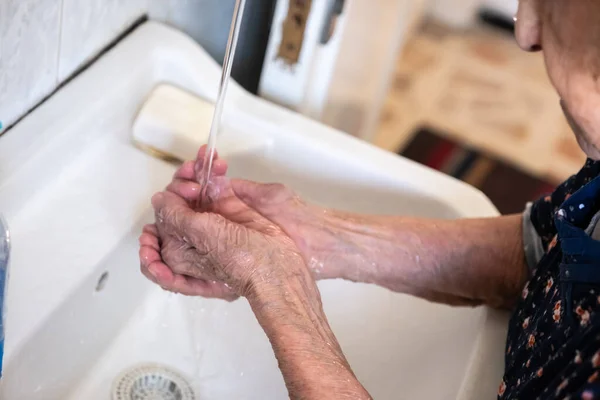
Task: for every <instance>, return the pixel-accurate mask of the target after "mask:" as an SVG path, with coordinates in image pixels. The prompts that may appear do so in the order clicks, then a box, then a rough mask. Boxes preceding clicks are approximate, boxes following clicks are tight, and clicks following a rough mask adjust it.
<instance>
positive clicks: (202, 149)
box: [196, 144, 219, 161]
mask: <svg viewBox="0 0 600 400" xmlns="http://www.w3.org/2000/svg"><path fill="white" fill-rule="evenodd" d="M207 147H208V145H207V144H203V145H202V146H200V148H199V149H198V154H196V160H198V161H200V160H204V158H205V157H206V148H207ZM218 159H219V152H218V151H217V150H215V155H214V157H213V160H218Z"/></svg>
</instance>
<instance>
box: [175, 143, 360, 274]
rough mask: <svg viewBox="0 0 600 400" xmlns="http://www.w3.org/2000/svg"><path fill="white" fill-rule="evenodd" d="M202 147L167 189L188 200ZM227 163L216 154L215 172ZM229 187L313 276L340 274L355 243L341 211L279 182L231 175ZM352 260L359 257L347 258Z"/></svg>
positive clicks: (195, 192) (195, 187) (194, 193)
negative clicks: (285, 240) (288, 242)
mask: <svg viewBox="0 0 600 400" xmlns="http://www.w3.org/2000/svg"><path fill="white" fill-rule="evenodd" d="M204 154H205V147H204V146H203V147H202V148H201V149H200V151H199V152H198V158H197V160H195V161H188V162H186V163H185V164H183V166H182V167H181V168H179V170H178V171H177V172H176V173H175V176H174V179H173V181H172V182H171V184H170V185H169V186H168V188H167V190H169V191H171V192H173V193H176V194H177V195H179V196H181V197H183V198H185V199H186V200H187V201H188V202H189V204H191V205H194V204H196V203H197V202H198V196H199V193H200V185H199V184H198V183H197V175H198V172H199V171H200V169H201V168H202V165H203V162H204ZM227 167H228V166H227V163H226V161H225V160H222V159H219V158H218V155H217V158H216V159H215V161H214V164H213V171H214V172H215V175H216V176H222V175H224V174H225V173H226V172H227ZM230 185H231V190H232V191H233V193H234V194H235V197H236V198H237V199H239V200H241V201H242V202H243V203H244V206H246V207H248V208H250V209H252V210H254V211H255V212H256V213H258V214H259V215H261V216H262V217H264V218H265V219H266V220H268V221H270V222H272V223H273V224H275V225H276V226H278V227H279V228H280V229H281V230H282V231H283V232H285V234H286V235H288V236H289V237H290V238H291V239H292V240H293V241H294V243H295V244H296V246H297V247H298V249H299V250H300V252H301V254H302V257H303V258H304V261H305V263H306V264H307V265H308V267H309V268H310V269H311V271H312V272H313V275H314V277H315V278H316V279H328V278H339V277H343V275H344V270H345V269H346V266H347V264H348V263H347V262H346V260H343V259H342V257H341V256H342V255H346V256H350V257H353V255H352V254H354V253H356V249H355V247H357V245H356V244H354V243H353V242H352V240H347V239H345V235H344V232H343V230H344V225H346V223H347V222H348V221H344V217H343V215H342V214H341V213H336V212H334V211H330V210H327V209H324V208H321V207H317V206H314V205H311V204H308V203H306V202H305V201H303V200H302V199H301V198H300V197H299V196H298V195H297V194H296V193H295V192H294V191H292V190H291V189H289V188H288V187H286V186H284V185H281V184H262V183H256V182H252V181H247V180H241V179H232V180H231V182H230ZM222 205H223V203H221V202H216V203H214V204H213V206H214V207H215V210H216V212H218V213H221V212H223V211H225V212H227V211H228V210H223V208H222ZM353 261H360V260H349V261H348V262H350V263H352V262H353Z"/></svg>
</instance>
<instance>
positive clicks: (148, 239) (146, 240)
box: [139, 232, 160, 251]
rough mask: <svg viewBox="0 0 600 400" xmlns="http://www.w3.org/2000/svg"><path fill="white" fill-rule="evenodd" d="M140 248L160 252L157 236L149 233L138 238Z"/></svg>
mask: <svg viewBox="0 0 600 400" xmlns="http://www.w3.org/2000/svg"><path fill="white" fill-rule="evenodd" d="M139 243H140V246H147V247H151V248H153V249H154V250H156V251H160V243H159V242H158V236H156V235H153V234H151V233H147V232H144V233H142V234H141V235H140V238H139Z"/></svg>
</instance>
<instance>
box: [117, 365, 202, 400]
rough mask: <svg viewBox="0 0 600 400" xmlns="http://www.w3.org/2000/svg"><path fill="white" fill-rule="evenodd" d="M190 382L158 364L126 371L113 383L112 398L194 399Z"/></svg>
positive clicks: (135, 399)
mask: <svg viewBox="0 0 600 400" xmlns="http://www.w3.org/2000/svg"><path fill="white" fill-rule="evenodd" d="M194 399H195V397H194V392H193V391H192V388H191V386H190V384H189V383H188V382H187V381H186V380H185V378H183V377H182V376H181V375H180V374H179V373H177V372H175V371H173V370H171V369H169V368H167V367H165V366H162V365H158V364H143V365H139V366H136V367H133V368H131V369H129V370H126V371H124V372H123V373H121V375H119V377H117V380H116V381H115V383H114V385H113V391H112V400H194Z"/></svg>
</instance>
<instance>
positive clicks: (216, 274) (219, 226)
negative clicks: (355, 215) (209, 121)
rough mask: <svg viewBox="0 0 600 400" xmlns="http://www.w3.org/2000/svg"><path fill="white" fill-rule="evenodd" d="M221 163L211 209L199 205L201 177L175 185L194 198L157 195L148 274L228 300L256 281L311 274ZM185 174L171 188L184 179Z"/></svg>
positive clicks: (146, 251)
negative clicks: (198, 181) (240, 193)
mask: <svg viewBox="0 0 600 400" xmlns="http://www.w3.org/2000/svg"><path fill="white" fill-rule="evenodd" d="M220 165H222V164H220V163H217V164H216V165H215V173H216V176H214V177H213V179H212V182H211V185H210V190H209V192H208V195H209V196H210V202H209V206H208V209H207V210H203V211H202V212H200V211H199V210H197V209H195V207H194V205H195V204H196V202H197V200H198V193H199V191H200V187H199V185H198V184H196V183H195V182H185V184H186V185H187V188H186V189H182V188H180V190H174V192H178V191H179V192H182V191H183V192H186V190H187V191H188V192H193V193H195V198H194V199H190V198H188V199H187V200H189V201H186V199H184V198H183V197H181V196H179V195H177V194H175V193H173V192H169V191H166V192H162V193H158V194H156V195H155V196H154V197H153V199H152V203H153V206H154V209H155V213H156V223H155V224H154V225H148V226H146V227H145V228H144V232H143V234H142V236H141V237H140V244H141V248H140V259H141V269H142V272H143V273H144V275H146V276H147V277H148V278H149V279H151V280H152V281H154V282H156V283H158V284H159V285H161V286H162V287H163V288H165V289H167V290H171V291H175V292H179V293H182V294H187V295H201V296H205V297H218V298H224V299H228V300H232V299H235V298H236V297H237V296H239V295H242V296H248V295H250V294H251V292H252V289H253V286H255V285H262V284H270V283H277V282H279V281H281V280H285V279H286V278H287V277H288V276H291V275H298V274H306V275H308V274H309V272H308V270H307V269H306V266H305V264H304V262H303V261H302V258H301V256H300V254H299V251H298V249H297V248H296V246H295V245H294V243H293V241H292V240H291V239H290V238H289V237H288V236H287V235H286V234H285V233H284V232H283V231H282V230H281V229H280V228H279V227H278V226H277V225H275V224H273V223H272V222H270V221H269V220H267V219H266V218H264V217H262V216H261V215H260V214H259V213H257V212H256V211H254V210H253V209H251V208H249V207H248V206H247V205H246V204H245V203H244V202H242V201H241V200H240V199H239V198H238V197H237V196H236V195H235V193H234V191H233V190H232V187H231V185H230V183H229V180H228V179H227V178H225V177H224V176H222V175H223V174H224V172H225V169H224V168H222V167H221V166H220ZM185 168H186V167H185V166H184V169H185ZM187 168H189V165H188V167H187ZM178 174H179V172H178ZM179 179H180V178H178V177H177V175H176V179H175V182H174V183H172V184H171V186H170V188H172V187H173V186H174V185H177V184H180V183H184V182H180V181H179Z"/></svg>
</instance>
